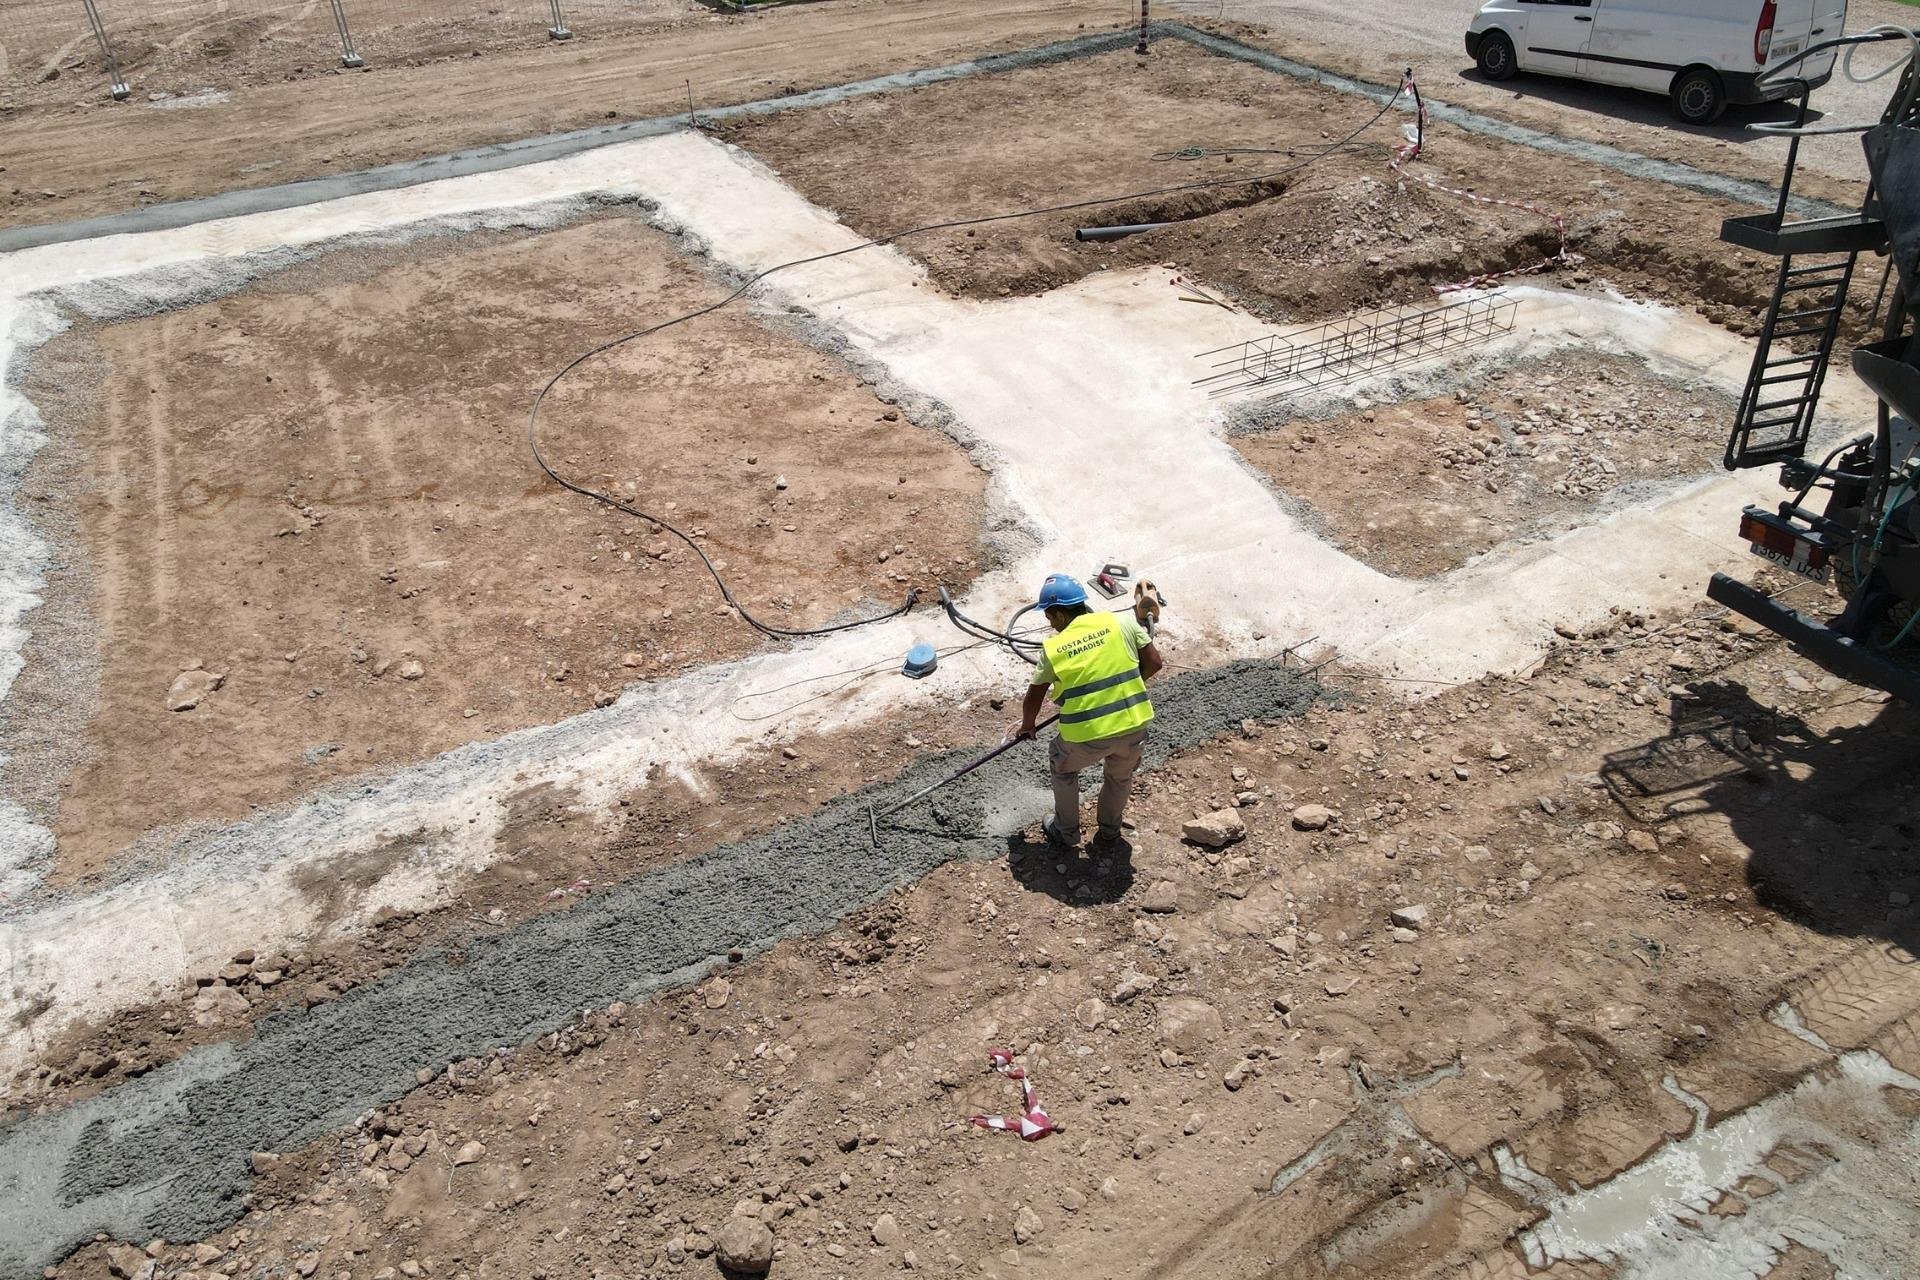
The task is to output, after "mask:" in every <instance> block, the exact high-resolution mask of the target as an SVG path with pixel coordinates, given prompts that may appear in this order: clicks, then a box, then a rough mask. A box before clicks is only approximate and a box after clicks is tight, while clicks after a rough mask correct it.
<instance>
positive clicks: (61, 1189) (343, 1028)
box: [0, 663, 1315, 1280]
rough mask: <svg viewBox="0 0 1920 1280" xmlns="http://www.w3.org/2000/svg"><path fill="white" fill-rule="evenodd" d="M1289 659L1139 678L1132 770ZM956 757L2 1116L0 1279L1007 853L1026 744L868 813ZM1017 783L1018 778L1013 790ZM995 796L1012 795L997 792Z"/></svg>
mask: <svg viewBox="0 0 1920 1280" xmlns="http://www.w3.org/2000/svg"><path fill="white" fill-rule="evenodd" d="M1314 696H1315V693H1314V687H1313V685H1312V684H1311V682H1309V681H1308V680H1307V679H1305V678H1304V677H1303V676H1302V675H1301V674H1300V672H1299V671H1298V670H1297V669H1296V670H1292V671H1288V670H1283V669H1282V668H1281V667H1279V666H1277V665H1275V664H1271V663H1239V664H1234V665H1232V666H1228V667H1224V668H1220V669H1216V670H1214V671H1209V672H1205V673H1200V674H1195V675H1183V676H1179V677H1176V678H1173V679H1169V680H1167V681H1165V682H1163V683H1161V684H1159V685H1157V686H1156V693H1155V699H1154V702H1155V706H1156V710H1157V713H1158V714H1157V716H1156V719H1155V721H1154V730H1153V733H1152V735H1151V737H1150V739H1149V744H1150V745H1149V749H1148V765H1149V767H1155V766H1157V765H1158V764H1160V763H1162V762H1164V761H1165V760H1166V758H1167V757H1168V756H1169V755H1170V754H1171V753H1173V752H1175V751H1178V750H1181V749H1183V748H1186V747H1190V746H1194V745H1197V744H1198V743H1200V742H1203V741H1205V740H1207V739H1209V738H1211V737H1213V736H1215V735H1217V734H1218V733H1220V732H1222V731H1223V730H1226V729H1229V728H1231V727H1233V726H1235V725H1238V724H1239V723H1240V722H1241V721H1243V720H1247V719H1256V720H1258V719H1270V718H1277V717H1288V716H1294V715H1298V714H1299V713H1300V712H1302V711H1303V710H1305V708H1306V707H1307V706H1308V705H1309V704H1310V703H1311V702H1312V701H1313V698H1314ZM969 754H970V753H954V754H952V755H949V756H946V757H943V758H938V759H931V760H926V761H923V762H922V763H921V764H920V765H918V766H917V767H916V768H915V769H913V770H912V771H910V772H909V773H908V774H907V775H906V776H905V777H903V778H902V779H900V780H899V781H898V782H895V783H893V784H891V785H889V786H887V787H883V788H878V789H875V790H873V791H871V792H870V793H867V794H863V795H859V796H856V797H851V798H848V799H845V800H842V801H839V802H837V803H835V804H832V805H830V806H828V807H827V808H826V809H824V810H822V811H821V812H819V813H818V814H815V815H813V816H811V817H808V818H804V819H801V820H800V821H797V822H793V823H790V824H788V825H786V826H784V827H780V828H778V829H776V830H774V831H772V832H770V833H768V834H767V835H764V836H761V837H759V838H757V839H753V840H748V841H744V842H742V843H739V844H735V845H729V846H726V847H723V848H720V849H715V850H713V851H712V852H710V853H707V854H704V855H702V856H701V857H699V858H696V859H693V860H691V861H689V862H685V863H681V864H678V865H675V866H671V867H668V868H665V869H664V870H660V871H655V872H652V873H650V874H647V875H643V876H640V877H638V878H636V879H634V880H631V881H628V882H627V883H625V884H622V885H620V886H618V887H616V888H613V889H610V890H608V891H607V892H605V893H600V894H595V895H593V896H590V897H588V898H586V899H584V900H582V901H581V902H580V903H578V905H576V906H574V907H572V908H571V909H569V910H565V911H560V912H556V913H552V914H548V915H542V916H537V917H535V918H534V919H532V920H529V921H527V922H526V923H524V924H522V925H519V926H518V927H516V928H513V929H510V930H507V931H505V932H503V933H499V934H489V935H485V936H482V937H480V938H478V939H476V940H475V941H474V942H473V943H472V944H471V945H470V946H468V947H467V948H466V949H465V950H464V952H463V953H462V954H461V955H460V956H459V957H458V959H457V961H456V960H455V959H454V958H452V957H449V956H446V955H443V954H438V953H427V954H423V955H420V956H417V957H416V958H414V959H413V960H412V961H411V962H409V963H408V964H406V965H404V966H403V967H401V968H400V969H398V970H395V971H394V972H392V973H390V974H388V975H386V976H384V977H382V978H380V979H379V980H377V981H375V982H372V983H369V984H367V985H366V986H364V987H359V988H356V989H355V990H353V991H351V992H349V993H348V994H346V995H345V996H343V997H341V998H340V999H339V1000H337V1001H333V1002H331V1003H328V1004H323V1005H319V1006H317V1007H315V1008H313V1009H311V1010H306V1011H299V1010H292V1009H289V1010H286V1011H283V1012H280V1013H277V1014H274V1015H272V1016H270V1017H267V1018H265V1019H262V1020H261V1021H260V1022H259V1023H258V1024H257V1026H256V1028H255V1032H254V1036H253V1038H252V1039H251V1040H249V1041H248V1042H246V1043H245V1044H237V1045H219V1046H214V1047H211V1048H206V1049H197V1050H194V1051H193V1052H192V1053H190V1054H188V1055H187V1056H186V1057H184V1058H182V1059H180V1060H179V1061H177V1062H174V1063H171V1064H169V1065H167V1066H164V1067H161V1068H160V1069H158V1070H156V1071H154V1072H152V1073H151V1074H149V1075H146V1076H142V1077H140V1078H139V1079H136V1080H132V1081H128V1082H127V1083H125V1084H122V1085H120V1086H118V1087H116V1088H114V1089H111V1090H109V1091H107V1092H106V1093H104V1094H101V1095H98V1096H96V1097H94V1098H90V1099H87V1100H86V1101H84V1102H81V1103H78V1104H76V1105H74V1106H73V1107H70V1108H68V1109H67V1110H65V1111H62V1112H57V1113H54V1114H50V1115H45V1116H34V1117H30V1118H28V1119H24V1120H21V1121H19V1122H17V1123H15V1124H13V1125H12V1126H11V1127H9V1128H7V1129H5V1130H0V1204H4V1205H5V1206H6V1212H5V1213H4V1214H0V1276H3V1277H5V1278H6V1280H25V1278H26V1277H29V1276H31V1275H33V1274H35V1273H36V1272H37V1271H38V1269H39V1268H41V1267H44V1266H46V1265H48V1264H49V1263H52V1262H54V1261H56V1260H58V1259H59V1258H61V1257H63V1256H64V1255H65V1254H66V1253H68V1252H69V1251H70V1250H72V1249H73V1248H74V1247H76V1246H78V1245H79V1244H81V1243H83V1242H85V1241H86V1240H88V1239H90V1238H91V1237H92V1236H93V1234H94V1233H95V1232H96V1231H106V1232H108V1233H110V1234H111V1235H113V1236H115V1237H116V1238H118V1239H123V1240H147V1239H151V1238H154V1237H161V1238H165V1239H168V1240H199V1239H203V1238H205V1237H206V1236H208V1235H210V1234H212V1233H213V1232H215V1231H217V1230H219V1229H221V1228H222V1227H224V1226H226V1225H228V1224H229V1223H231V1222H232V1221H233V1220H234V1219H236V1218H238V1217H239V1216H240V1215H241V1214H242V1213H243V1212H245V1208H246V1202H245V1198H244V1197H245V1194H246V1191H247V1189H248V1185H249V1182H250V1178H251V1174H250V1171H249V1168H248V1161H247V1157H248V1154H249V1153H250V1152H253V1151H260V1150H268V1151H289V1150H293V1149H295V1148H297V1147H299V1146H302V1145H304V1144H305V1143H308V1142H311V1141H313V1140H314V1139H315V1138H318V1137H320V1136H321V1135H322V1134H324V1133H326V1132H327V1131H329V1130H333V1129H338V1128H341V1127H343V1126H346V1125H348V1124H351V1123H352V1122H353V1120H354V1118H355V1117H356V1116H358V1115H360V1114H361V1113H363V1112H365V1111H366V1110H368V1109H370V1108H372V1107H376V1106H379V1105H381V1104H382V1103H385V1102H389V1101H391V1100H392V1099H394V1098H397V1097H400V1096H402V1095H403V1094H405V1093H407V1092H409V1091H410V1090H412V1089H413V1088H414V1087H415V1084H416V1081H415V1073H416V1072H417V1071H419V1070H420V1069H421V1068H422V1067H427V1068H434V1069H438V1068H441V1067H444V1066H445V1065H446V1064H447V1063H449V1062H452V1061H455V1060H458V1059H461V1058H466V1057H474V1056H481V1055H486V1054H490V1053H492V1052H493V1051H494V1049H495V1048H496V1047H500V1046H510V1045H518V1044H521V1043H523V1042H525V1041H527V1040H530V1039H532V1038H534V1037H536V1036H539V1035H541V1034H543V1033H545V1032H547V1031H549V1030H553V1029H555V1028H557V1027H560V1026H564V1025H566V1023H567V1022H568V1021H570V1020H571V1019H572V1018H574V1017H576V1016H578V1014H579V1013H580V1012H581V1011H582V1010H583V1009H591V1008H600V1007H604V1006H606V1005H608V1004H610V1003H612V1002H614V1001H616V1000H634V999H638V998H641V997H644V996H646V995H649V994H651V993H653V992H656V991H659V990H661V989H663V988H666V987H671V986H676V985H681V984H685V983H688V982H691V981H693V980H695V979H696V978H698V977H699V976H700V975H701V974H702V973H703V972H705V971H706V970H707V969H709V968H711V967H713V966H716V965H721V964H724V963H725V957H726V954H727V951H728V949H729V948H733V947H738V948H741V949H742V950H745V951H749V952H758V951H761V950H763V949H765V948H767V947H770V946H772V945H773V944H774V943H776V942H779V941H780V940H782V939H784V938H791V937H796V936H799V935H803V934H809V933H815V932H819V931H821V930H823V929H826V928H828V927H830V926H831V925H832V924H833V923H834V922H835V921H837V920H838V919H839V918H840V917H841V916H843V915H845V914H846V913H847V912H849V911H851V910H854V909H855V908H857V907H860V906H863V905H865V904H867V903H869V902H872V901H874V900H875V899H877V898H878V897H880V896H881V895H883V894H885V893H886V892H888V891H889V890H890V889H893V888H895V887H896V886H898V885H900V884H903V883H907V882H909V881H912V880H914V879H917V878H918V877H920V876H922V875H925V874H926V873H927V872H929V871H931V870H932V869H934V868H935V867H937V866H939V865H941V864H943V863H946V862H950V861H953V860H955V859H959V858H988V857H995V856H1001V855H1004V853H1005V851H1006V842H1005V840H1004V838H1002V837H998V836H996V835H995V834H994V832H995V831H996V830H1006V829H1008V828H1009V827H1012V826H1018V825H1023V824H1024V823H1027V822H1030V821H1033V820H1034V819H1035V818H1037V817H1038V816H1039V814H1038V813H1037V812H1034V811H1031V809H1024V810H1023V808H1022V805H1023V802H1024V803H1025V804H1027V805H1032V804H1034V803H1038V804H1039V805H1042V806H1044V805H1045V804H1046V803H1047V799H1046V797H1045V796H1044V795H1043V794H1042V793H1040V792H1039V791H1038V790H1037V789H1036V788H1034V787H1033V786H1032V779H1033V777H1034V776H1035V771H1036V770H1037V769H1038V768H1039V767H1040V765H1039V759H1040V757H1039V749H1038V748H1032V747H1030V748H1027V749H1025V750H1024V751H1023V752H1019V753H1009V754H1008V755H1006V756H1003V757H1001V758H1000V759H999V760H996V761H994V762H993V763H992V764H991V765H989V766H987V767H986V768H984V769H982V770H980V772H978V773H976V774H973V775H970V776H969V777H968V778H966V779H965V780H963V781H962V782H960V783H956V784H954V785H953V786H952V787H950V788H948V789H946V790H944V791H941V792H939V793H937V794H936V795H935V797H934V798H933V799H932V800H931V801H929V802H928V803H927V804H925V805H916V806H914V807H913V808H912V809H910V810H908V811H906V812H904V813H902V814H900V815H899V816H898V817H897V818H896V819H894V820H893V821H890V822H889V823H888V824H887V825H886V826H885V827H884V828H882V831H881V840H880V844H879V847H878V848H877V849H876V848H874V847H873V845H872V844H871V840H870V835H869V825H868V817H867V804H868V803H869V802H872V803H874V804H876V805H878V806H880V807H885V806H886V804H887V802H888V801H889V800H891V799H895V798H904V797H905V796H907V795H911V794H912V793H913V792H914V791H915V790H918V789H919V788H920V787H922V786H925V785H926V784H927V783H928V782H930V781H932V780H934V779H936V778H938V777H941V776H943V775H944V774H946V773H948V772H950V771H952V770H953V769H954V768H955V767H957V765H958V764H959V763H961V762H963V761H965V760H966V759H967V758H968V756H969ZM1023 782H1024V783H1025V784H1026V785H1024V786H1023V785H1022V783H1023ZM1010 797H1011V798H1012V799H1010Z"/></svg>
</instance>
